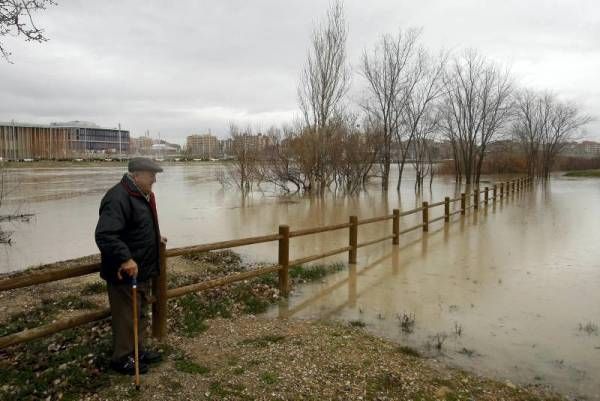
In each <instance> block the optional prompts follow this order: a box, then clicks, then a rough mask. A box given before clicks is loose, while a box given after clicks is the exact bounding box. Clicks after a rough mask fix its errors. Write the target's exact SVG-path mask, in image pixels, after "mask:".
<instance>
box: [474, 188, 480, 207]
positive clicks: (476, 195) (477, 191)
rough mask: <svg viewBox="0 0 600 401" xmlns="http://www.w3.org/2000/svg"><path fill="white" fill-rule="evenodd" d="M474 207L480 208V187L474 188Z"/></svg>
mask: <svg viewBox="0 0 600 401" xmlns="http://www.w3.org/2000/svg"><path fill="white" fill-rule="evenodd" d="M473 208H474V209H475V210H477V209H479V188H475V189H474V190H473Z"/></svg>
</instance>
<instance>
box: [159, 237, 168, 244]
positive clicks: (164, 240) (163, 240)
mask: <svg viewBox="0 0 600 401" xmlns="http://www.w3.org/2000/svg"><path fill="white" fill-rule="evenodd" d="M160 242H161V243H162V244H165V245H166V244H167V237H163V236H162V235H161V236H160Z"/></svg>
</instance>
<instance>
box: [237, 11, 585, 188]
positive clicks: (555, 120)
mask: <svg viewBox="0 0 600 401" xmlns="http://www.w3.org/2000/svg"><path fill="white" fill-rule="evenodd" d="M347 38H348V24H347V22H346V20H345V17H344V9H343V4H342V3H341V2H340V1H336V2H334V3H332V4H331V5H330V7H329V9H328V11H327V13H326V16H325V18H324V19H323V20H321V21H320V22H319V23H317V24H316V26H315V27H314V30H313V32H312V36H311V40H310V46H309V51H308V55H307V58H306V63H305V65H304V68H303V70H302V73H301V76H300V80H299V81H300V82H299V85H298V104H299V108H300V111H301V118H300V119H299V121H296V122H295V123H293V124H289V125H286V126H284V127H281V128H271V129H270V130H269V134H270V135H271V136H272V138H273V141H272V144H271V145H270V146H268V147H266V148H265V149H263V150H261V153H262V154H261V155H257V154H253V155H252V154H250V153H252V152H250V153H249V152H248V149H246V147H245V146H240V144H242V142H241V141H237V143H238V146H236V145H235V143H236V141H235V140H234V154H235V156H236V159H237V162H236V163H237V166H236V171H237V173H234V174H233V175H237V177H234V178H235V179H234V181H236V180H237V181H239V180H242V181H244V183H242V185H241V187H244V188H249V186H250V185H251V182H253V181H256V182H269V183H271V184H274V185H275V186H277V187H279V188H280V189H282V190H284V191H291V192H303V193H319V194H322V193H323V192H324V191H326V190H329V189H342V190H344V191H346V192H348V193H355V192H358V191H360V190H362V189H364V187H365V185H366V184H367V183H368V182H369V181H371V180H373V179H378V180H379V181H380V183H381V189H382V190H384V191H387V190H389V188H390V187H391V186H392V185H394V184H395V185H394V186H395V188H396V189H397V190H399V189H400V184H401V181H402V177H403V172H404V168H405V166H406V165H407V163H410V164H412V165H413V167H414V170H415V171H416V183H415V185H416V186H417V187H420V186H422V185H423V184H424V180H425V179H427V178H429V180H430V182H431V180H432V179H433V175H434V174H435V168H434V167H435V166H434V161H435V155H434V154H433V149H432V146H431V144H432V143H433V141H436V140H446V141H448V143H449V144H450V146H451V149H452V156H453V159H454V163H453V166H454V175H455V177H456V181H457V182H465V183H466V184H476V185H477V184H478V183H479V181H480V178H481V172H482V166H483V164H484V160H485V158H486V155H487V154H488V153H489V152H488V147H489V145H490V144H491V143H493V142H494V141H496V140H498V139H505V138H512V139H513V140H517V141H518V143H519V144H520V147H521V151H522V152H523V153H524V154H525V156H526V160H527V172H528V174H529V175H530V176H532V177H533V176H535V177H541V178H548V176H549V173H550V169H551V168H552V166H553V164H554V162H555V160H556V158H557V156H558V155H559V154H560V152H561V151H562V150H563V148H564V146H566V144H567V142H568V141H570V140H572V139H574V137H575V136H576V135H577V134H578V133H579V131H580V129H581V128H582V127H583V126H584V125H585V124H587V123H588V122H589V121H590V120H591V117H590V116H587V115H585V114H583V113H582V112H581V111H580V109H579V108H578V106H577V105H576V104H575V103H573V102H569V101H564V100H561V98H559V97H558V96H557V95H555V94H553V93H552V92H551V91H535V90H532V89H527V88H520V87H519V86H518V85H517V84H516V83H515V80H514V78H513V77H512V76H511V74H510V71H509V70H508V68H506V67H505V66H503V65H501V64H500V63H498V62H495V61H493V60H491V59H489V58H487V57H485V56H484V55H482V54H480V53H479V52H477V51H475V50H466V51H462V52H459V53H457V54H451V53H449V52H446V51H441V52H439V53H436V54H434V53H433V52H431V51H430V50H428V49H426V48H425V47H424V45H423V44H422V41H421V31H420V30H418V29H408V30H399V31H398V32H397V33H395V34H383V35H381V36H380V38H379V40H378V41H377V43H375V44H374V45H373V47H372V48H371V49H366V50H364V52H363V54H362V57H361V59H360V63H359V64H358V66H357V67H358V68H357V70H358V74H357V75H359V78H360V80H359V82H360V84H361V85H362V89H363V93H364V95H363V96H362V98H361V99H360V101H359V102H358V104H356V102H354V104H352V102H350V101H349V100H348V91H349V89H350V85H351V81H352V78H354V77H353V76H352V75H353V74H352V73H351V68H350V64H349V62H348V59H347V51H346V47H347ZM236 130H237V127H235V125H234V126H232V130H231V134H232V137H234V139H235V137H236V135H239V133H238V132H236ZM254 153H256V152H254ZM265 161H267V162H265ZM393 164H397V169H398V177H397V180H396V182H395V183H392V182H390V171H391V166H392V165H393Z"/></svg>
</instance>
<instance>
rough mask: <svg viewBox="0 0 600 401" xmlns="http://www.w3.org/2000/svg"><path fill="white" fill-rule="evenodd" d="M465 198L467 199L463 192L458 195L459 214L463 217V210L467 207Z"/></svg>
mask: <svg viewBox="0 0 600 401" xmlns="http://www.w3.org/2000/svg"><path fill="white" fill-rule="evenodd" d="M466 198H467V196H466V194H465V193H464V192H463V193H462V194H460V214H461V215H463V216H464V215H465V210H466V207H467V205H466V203H467V202H466V200H467V199H466Z"/></svg>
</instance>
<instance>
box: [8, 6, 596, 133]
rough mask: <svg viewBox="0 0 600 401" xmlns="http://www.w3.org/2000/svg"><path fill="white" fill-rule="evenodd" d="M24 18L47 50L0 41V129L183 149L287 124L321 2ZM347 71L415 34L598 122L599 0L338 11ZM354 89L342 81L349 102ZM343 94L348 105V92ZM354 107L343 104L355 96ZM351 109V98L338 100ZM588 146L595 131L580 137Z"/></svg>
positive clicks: (358, 83) (94, 10)
mask: <svg viewBox="0 0 600 401" xmlns="http://www.w3.org/2000/svg"><path fill="white" fill-rule="evenodd" d="M58 1H59V5H58V6H56V7H52V8H51V9H49V10H47V11H46V12H43V13H40V14H38V15H37V16H36V18H37V21H38V23H39V25H40V26H42V27H43V28H45V30H46V34H47V36H48V37H49V38H50V41H49V42H46V43H43V44H35V43H25V42H22V41H21V40H19V39H18V38H4V44H5V45H6V46H7V47H8V48H9V50H11V51H12V53H13V55H12V60H13V61H14V64H8V63H6V62H4V61H3V60H0V121H10V120H12V119H14V120H15V121H27V122H36V123H49V122H51V121H69V120H86V121H93V122H95V123H97V124H100V125H102V126H108V127H112V126H116V125H117V124H118V123H119V122H120V123H121V125H122V127H123V128H125V129H129V130H130V131H131V133H132V135H133V136H141V135H143V134H144V132H145V131H146V130H149V131H150V134H151V135H152V136H157V135H158V133H159V132H160V135H161V137H162V138H164V139H167V140H171V141H174V142H178V143H183V142H184V140H185V137H186V136H187V135H189V134H192V133H205V132H207V131H208V130H209V129H211V130H212V132H213V133H215V134H216V135H218V136H221V137H225V136H226V135H227V126H228V123H229V122H230V121H235V122H237V123H239V124H240V125H246V124H252V125H254V126H255V127H257V128H261V127H263V128H266V127H268V126H269V125H271V124H280V123H283V122H286V121H291V120H292V119H293V118H294V116H296V115H297V113H298V108H297V96H296V88H297V83H298V78H299V75H300V71H301V68H302V65H303V63H304V60H305V58H306V53H307V49H308V46H309V38H310V33H311V30H312V27H313V25H314V23H315V21H316V20H317V19H319V18H320V17H322V16H323V15H324V14H325V11H326V9H327V7H328V1H324V0H322V1H317V0H297V1H296V0H293V1H292V0H285V1H283V0H271V1H267V0H253V1H247V0H238V1H233V0H231V1H229V0H219V1H198V0H195V1H183V0H178V1H177V2H165V1H148V0H139V1H132V0H121V1H108V0H106V1H84V0H58ZM345 10H346V16H347V20H348V25H349V37H348V53H349V62H350V63H351V65H352V66H353V67H354V69H356V66H357V64H358V61H359V58H360V55H361V53H362V51H363V50H364V49H365V48H370V47H372V46H373V44H374V43H375V42H376V41H377V38H378V37H379V36H380V35H381V34H382V33H394V32H397V31H398V29H406V28H410V27H420V28H422V29H423V36H422V40H423V42H424V45H425V46H426V47H428V48H429V49H431V50H433V51H437V50H439V49H442V48H445V49H449V50H452V51H455V52H459V51H461V50H462V49H465V48H475V49H477V50H479V51H480V52H481V53H483V54H484V55H486V56H488V57H491V58H493V59H495V60H497V61H499V62H502V63H504V64H506V65H508V66H509V67H510V69H511V71H512V72H513V74H514V75H515V78H516V80H517V82H518V83H519V84H520V85H522V86H528V87H532V88H538V89H552V90H553V91H555V92H556V93H557V94H559V95H561V96H562V97H564V98H565V99H570V100H574V101H576V102H577V103H579V104H580V105H581V107H582V109H583V110H584V111H585V112H587V113H589V114H592V115H593V116H595V117H597V118H598V117H600V112H599V111H600V79H599V75H600V2H599V1H598V0H562V1H552V0H535V1H534V0H527V1H524V0H495V1H488V0H460V1H459V0H421V1H405V0H388V1H383V0H369V1H364V0H352V1H350V0H347V1H346V2H345ZM363 85H364V83H363V82H362V80H361V79H360V77H358V76H355V77H354V78H353V94H357V93H360V90H361V89H362V87H363ZM353 97H357V96H356V95H354V96H353ZM354 100H355V99H354ZM350 101H353V99H350ZM586 135H587V136H588V137H589V138H592V139H596V140H600V122H599V121H596V122H594V123H592V124H590V125H589V126H588V128H587V132H586Z"/></svg>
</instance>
